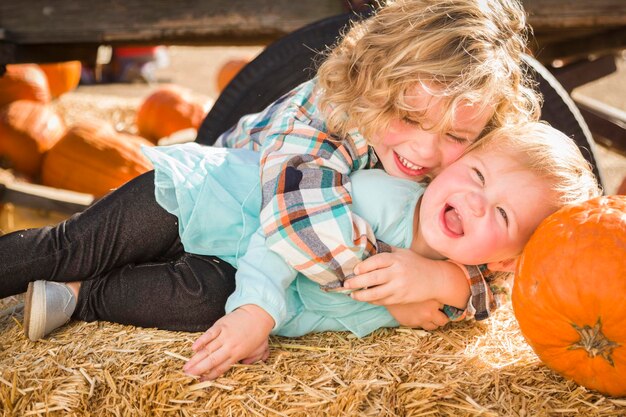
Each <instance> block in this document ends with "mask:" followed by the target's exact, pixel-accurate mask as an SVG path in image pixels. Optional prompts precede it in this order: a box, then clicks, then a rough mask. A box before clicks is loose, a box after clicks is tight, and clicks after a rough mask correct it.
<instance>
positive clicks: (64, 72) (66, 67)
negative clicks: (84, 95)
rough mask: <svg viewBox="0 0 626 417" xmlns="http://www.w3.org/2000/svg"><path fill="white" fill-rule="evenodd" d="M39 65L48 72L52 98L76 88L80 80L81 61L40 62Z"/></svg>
mask: <svg viewBox="0 0 626 417" xmlns="http://www.w3.org/2000/svg"><path fill="white" fill-rule="evenodd" d="M39 67H40V68H41V69H42V70H43V72H44V73H45V74H46V77H47V79H48V86H49V87H50V94H51V95H52V98H56V97H59V96H60V95H62V94H65V93H67V92H68V91H72V90H74V89H75V88H76V87H77V86H78V83H79V82H80V71H81V68H82V65H81V64H80V61H67V62H57V63H54V64H39Z"/></svg>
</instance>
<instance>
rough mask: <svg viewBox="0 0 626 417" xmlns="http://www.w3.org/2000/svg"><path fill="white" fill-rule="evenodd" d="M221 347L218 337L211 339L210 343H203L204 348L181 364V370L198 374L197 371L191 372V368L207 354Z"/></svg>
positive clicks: (194, 367)
mask: <svg viewBox="0 0 626 417" xmlns="http://www.w3.org/2000/svg"><path fill="white" fill-rule="evenodd" d="M221 347H222V343H221V341H220V340H219V339H216V340H213V341H211V342H210V343H208V344H207V345H205V346H204V348H202V349H200V350H199V351H197V352H196V353H195V354H194V355H193V356H192V357H191V359H189V361H187V363H186V364H185V365H184V366H183V371H184V372H186V373H191V374H194V375H200V374H198V373H194V372H192V370H193V369H196V367H197V365H198V364H199V363H201V362H202V361H204V360H205V359H206V358H207V357H208V356H210V355H211V354H213V353H214V352H216V351H218V350H220V348H221Z"/></svg>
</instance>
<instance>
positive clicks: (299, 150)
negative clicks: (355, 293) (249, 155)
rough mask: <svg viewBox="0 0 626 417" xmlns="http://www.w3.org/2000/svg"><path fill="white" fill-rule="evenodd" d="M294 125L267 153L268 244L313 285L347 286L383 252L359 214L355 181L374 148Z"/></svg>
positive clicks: (264, 214) (264, 177)
mask: <svg viewBox="0 0 626 417" xmlns="http://www.w3.org/2000/svg"><path fill="white" fill-rule="evenodd" d="M290 123H291V126H290V127H289V128H288V129H284V131H283V132H281V133H280V134H277V135H275V137H273V138H271V140H270V142H269V143H268V142H266V143H265V144H264V150H263V151H262V157H261V166H262V168H261V182H262V187H263V207H262V210H261V225H262V227H263V230H264V232H265V234H266V239H267V240H266V243H267V245H268V246H269V247H270V249H272V250H273V251H275V252H276V253H278V254H280V255H281V256H282V257H283V258H284V259H285V260H286V261H287V262H288V263H289V264H290V265H291V266H292V267H294V268H295V269H296V270H297V271H299V272H300V273H302V274H304V275H305V276H307V277H308V278H310V279H312V280H313V281H315V282H317V283H319V284H320V285H322V286H324V287H336V286H340V285H341V283H342V282H343V281H344V280H345V278H346V277H347V276H349V275H350V274H352V270H353V269H354V267H355V266H356V264H357V263H358V262H359V261H361V260H363V259H365V258H367V257H368V256H371V255H374V254H376V253H377V252H378V247H377V242H376V238H375V236H374V233H373V231H372V229H371V227H370V226H369V225H368V224H367V222H365V220H363V219H362V218H360V217H359V216H357V215H355V214H354V213H353V212H352V211H351V203H352V198H351V195H350V194H351V187H350V180H349V177H348V174H349V173H350V172H351V171H353V170H355V169H359V168H361V167H363V166H364V164H365V162H364V161H365V160H367V155H368V146H367V144H366V143H365V141H364V140H362V141H359V142H355V141H354V140H352V139H345V140H342V141H336V140H332V139H331V138H328V137H327V136H326V134H325V133H324V132H321V131H319V130H316V129H315V128H313V127H312V126H311V125H310V124H308V123H304V122H301V121H298V120H293V119H292V120H291V121H290Z"/></svg>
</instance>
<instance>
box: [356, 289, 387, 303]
mask: <svg viewBox="0 0 626 417" xmlns="http://www.w3.org/2000/svg"><path fill="white" fill-rule="evenodd" d="M392 295H393V294H390V292H389V291H388V290H387V289H386V288H385V286H384V285H383V286H377V287H371V288H367V289H363V290H358V291H354V292H352V293H351V294H350V297H352V298H353V299H354V300H357V301H365V302H368V303H372V304H393V303H392V302H389V297H390V296H392Z"/></svg>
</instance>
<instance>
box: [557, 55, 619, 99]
mask: <svg viewBox="0 0 626 417" xmlns="http://www.w3.org/2000/svg"><path fill="white" fill-rule="evenodd" d="M615 71H617V65H616V63H615V56H613V55H612V54H611V55H605V56H603V57H600V58H598V59H594V60H591V59H584V60H581V61H578V62H574V63H570V64H567V65H565V66H564V67H562V68H552V67H550V72H551V73H552V75H554V77H555V78H556V79H557V80H559V83H561V85H562V86H563V88H564V89H565V91H567V92H568V93H571V92H572V90H574V88H576V87H579V86H581V85H584V84H587V83H589V82H591V81H595V80H597V79H600V78H602V77H605V76H607V75H609V74H612V73H614V72H615Z"/></svg>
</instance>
